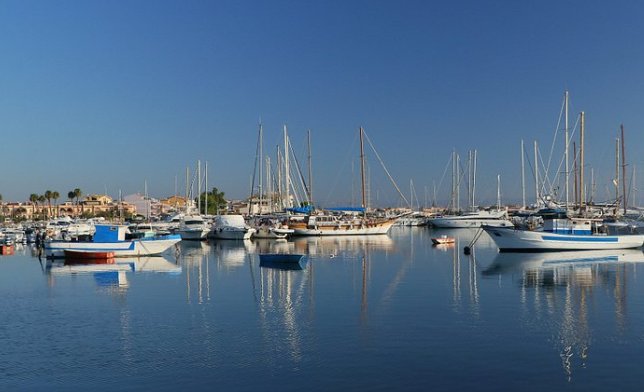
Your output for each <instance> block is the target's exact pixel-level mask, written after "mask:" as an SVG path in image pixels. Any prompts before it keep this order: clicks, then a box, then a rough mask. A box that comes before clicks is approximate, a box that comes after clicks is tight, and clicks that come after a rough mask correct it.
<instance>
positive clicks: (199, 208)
mask: <svg viewBox="0 0 644 392" xmlns="http://www.w3.org/2000/svg"><path fill="white" fill-rule="evenodd" d="M197 195H198V196H197V211H199V213H200V214H201V160H198V161H197Z"/></svg>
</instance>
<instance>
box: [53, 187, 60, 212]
mask: <svg viewBox="0 0 644 392" xmlns="http://www.w3.org/2000/svg"><path fill="white" fill-rule="evenodd" d="M51 198H52V199H54V204H55V205H56V216H58V215H59V214H58V198H60V193H58V191H53V192H52V193H51Z"/></svg>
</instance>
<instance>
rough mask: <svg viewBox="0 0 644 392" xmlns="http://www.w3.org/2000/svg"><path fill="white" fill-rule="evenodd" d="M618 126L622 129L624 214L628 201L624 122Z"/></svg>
mask: <svg viewBox="0 0 644 392" xmlns="http://www.w3.org/2000/svg"><path fill="white" fill-rule="evenodd" d="M620 128H621V130H622V197H623V198H624V215H626V208H627V203H628V201H627V200H626V151H625V150H624V124H622V125H621V127H620Z"/></svg>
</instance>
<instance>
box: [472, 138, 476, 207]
mask: <svg viewBox="0 0 644 392" xmlns="http://www.w3.org/2000/svg"><path fill="white" fill-rule="evenodd" d="M475 204H476V150H474V168H473V169H472V211H474V205H475Z"/></svg>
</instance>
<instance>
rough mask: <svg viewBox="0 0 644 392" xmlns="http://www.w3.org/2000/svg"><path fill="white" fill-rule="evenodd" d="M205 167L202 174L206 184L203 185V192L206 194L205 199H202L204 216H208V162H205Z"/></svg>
mask: <svg viewBox="0 0 644 392" xmlns="http://www.w3.org/2000/svg"><path fill="white" fill-rule="evenodd" d="M205 166H206V167H205V168H204V169H205V171H206V173H205V174H204V180H205V182H206V184H205V185H204V190H205V192H206V197H205V199H204V203H205V204H206V205H205V207H204V215H208V161H206V163H205ZM199 197H201V196H199Z"/></svg>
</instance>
